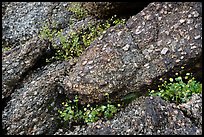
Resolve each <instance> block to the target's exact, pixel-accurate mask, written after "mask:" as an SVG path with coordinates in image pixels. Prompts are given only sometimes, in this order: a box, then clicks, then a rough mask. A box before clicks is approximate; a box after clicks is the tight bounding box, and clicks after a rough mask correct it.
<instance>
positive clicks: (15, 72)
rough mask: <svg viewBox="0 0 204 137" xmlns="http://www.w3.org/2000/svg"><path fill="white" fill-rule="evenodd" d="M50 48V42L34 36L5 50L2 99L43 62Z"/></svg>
mask: <svg viewBox="0 0 204 137" xmlns="http://www.w3.org/2000/svg"><path fill="white" fill-rule="evenodd" d="M47 49H49V42H48V41H44V40H40V39H39V38H38V37H34V38H32V39H31V40H29V41H27V42H26V43H25V44H22V45H19V46H16V47H15V48H13V49H11V50H10V51H7V52H3V55H2V56H3V58H2V99H4V98H6V97H8V96H10V94H11V93H12V91H13V90H14V88H15V86H17V84H18V83H19V82H20V80H22V79H23V77H24V76H25V75H26V73H28V72H29V71H31V70H32V69H33V68H34V67H35V66H36V64H38V65H40V64H41V63H43V56H44V55H45V54H46V52H47Z"/></svg>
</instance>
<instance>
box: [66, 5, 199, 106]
mask: <svg viewBox="0 0 204 137" xmlns="http://www.w3.org/2000/svg"><path fill="white" fill-rule="evenodd" d="M201 9H202V7H201V3H199V2H197V3H196V2H185V3H171V2H170V3H168V2H167V3H151V4H149V5H148V6H147V7H146V8H145V9H144V10H142V11H141V12H140V13H138V14H137V15H135V16H132V17H131V18H130V19H129V20H128V21H127V22H126V24H125V25H124V26H123V25H117V26H114V27H111V28H110V29H108V30H107V31H106V33H105V34H104V35H102V36H101V37H99V38H98V39H96V40H95V41H94V42H93V43H92V44H91V45H90V47H88V48H87V49H86V51H85V52H84V53H83V54H82V55H81V56H80V58H79V61H78V62H77V64H76V65H75V66H74V68H73V69H72V71H71V72H70V73H69V76H68V77H67V78H65V80H64V83H63V84H64V87H65V90H66V91H67V92H66V93H67V95H69V94H79V95H80V99H81V102H82V103H88V102H100V101H102V100H103V96H104V94H105V93H109V94H110V96H111V95H112V97H113V98H121V97H123V96H125V95H126V94H128V93H130V92H135V91H137V92H139V91H140V89H141V87H145V86H147V85H150V84H152V81H153V80H154V79H157V78H158V77H160V76H165V75H167V74H168V72H170V71H177V72H178V71H179V69H178V67H181V66H185V65H187V64H188V65H190V66H194V64H195V63H196V62H197V60H198V59H199V58H201V55H202V14H201ZM141 94H145V90H143V91H142V92H141Z"/></svg>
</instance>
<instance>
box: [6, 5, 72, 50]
mask: <svg viewBox="0 0 204 137" xmlns="http://www.w3.org/2000/svg"><path fill="white" fill-rule="evenodd" d="M67 6H68V3H67V2H62V3H60V2H11V3H9V4H8V5H7V8H6V11H5V14H4V16H2V42H3V43H2V44H3V46H4V45H7V46H10V47H15V46H17V45H19V44H20V43H21V44H22V43H24V42H25V41H27V40H29V39H31V38H32V37H34V36H36V35H37V34H38V33H39V31H40V29H41V27H42V26H43V25H45V23H56V26H57V27H58V28H65V27H67V26H68V23H69V16H70V14H71V13H70V12H69V11H68V10H66V8H67Z"/></svg>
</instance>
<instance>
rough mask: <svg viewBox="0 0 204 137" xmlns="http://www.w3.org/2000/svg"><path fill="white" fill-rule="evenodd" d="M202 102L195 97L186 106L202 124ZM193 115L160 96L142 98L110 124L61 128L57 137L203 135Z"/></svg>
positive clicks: (200, 125)
mask: <svg viewBox="0 0 204 137" xmlns="http://www.w3.org/2000/svg"><path fill="white" fill-rule="evenodd" d="M201 103H202V94H200V95H194V96H193V97H192V99H191V100H190V101H189V102H187V103H184V104H182V106H185V107H186V108H188V109H187V110H189V109H191V110H192V111H191V112H192V114H193V116H194V115H196V119H197V120H199V121H200V122H199V123H202V105H201ZM189 112H190V111H189ZM197 112H198V113H197ZM189 114H190V113H189ZM189 114H186V112H185V109H181V108H180V107H179V106H176V105H175V104H174V103H169V102H167V101H164V100H162V99H161V98H160V97H144V96H142V97H140V98H137V99H136V100H134V101H133V102H132V103H130V104H129V105H128V106H127V107H126V108H125V109H124V110H122V111H120V112H119V113H118V114H117V115H115V117H114V118H113V119H112V120H110V121H100V120H99V121H97V122H95V123H92V124H89V125H88V126H82V127H79V126H76V127H75V129H74V131H70V130H66V129H59V130H58V131H57V132H56V133H55V135H59V134H60V135H201V134H202V124H198V123H197V121H195V120H194V119H192V117H193V116H190V115H189Z"/></svg>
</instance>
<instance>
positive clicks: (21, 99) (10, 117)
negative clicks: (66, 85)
mask: <svg viewBox="0 0 204 137" xmlns="http://www.w3.org/2000/svg"><path fill="white" fill-rule="evenodd" d="M68 66H69V65H68V64H67V62H56V63H54V64H50V65H47V66H45V67H44V68H42V69H38V70H36V71H35V72H33V73H31V74H30V75H29V76H28V77H27V78H26V79H25V80H24V81H23V84H22V86H21V87H20V88H18V89H15V92H14V93H12V94H11V100H10V101H8V103H7V105H6V107H5V108H4V110H3V111H2V125H3V129H4V130H5V131H6V134H8V135H39V134H53V133H54V132H55V131H56V130H57V129H58V127H59V121H58V120H59V119H58V112H57V110H58V109H60V108H57V106H58V105H59V103H60V102H61V99H62V97H61V96H60V94H59V92H58V91H59V88H60V83H59V81H60V78H61V77H63V76H64V75H65V72H66V70H67V69H69V68H68ZM57 102H58V105H57ZM58 107H59V106H58Z"/></svg>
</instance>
